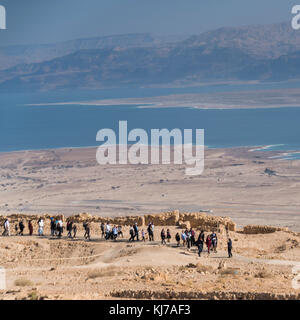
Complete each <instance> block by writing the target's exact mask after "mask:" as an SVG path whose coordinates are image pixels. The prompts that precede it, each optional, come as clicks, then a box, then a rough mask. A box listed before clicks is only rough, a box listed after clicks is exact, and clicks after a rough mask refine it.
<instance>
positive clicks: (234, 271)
mask: <svg viewBox="0 0 300 320" xmlns="http://www.w3.org/2000/svg"><path fill="white" fill-rule="evenodd" d="M220 274H221V275H222V276H229V275H232V276H235V275H237V274H238V270H237V269H234V268H226V269H223V270H220Z"/></svg>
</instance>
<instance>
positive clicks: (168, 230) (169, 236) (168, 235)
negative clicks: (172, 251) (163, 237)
mask: <svg viewBox="0 0 300 320" xmlns="http://www.w3.org/2000/svg"><path fill="white" fill-rule="evenodd" d="M167 241H168V242H170V241H171V233H170V229H167Z"/></svg>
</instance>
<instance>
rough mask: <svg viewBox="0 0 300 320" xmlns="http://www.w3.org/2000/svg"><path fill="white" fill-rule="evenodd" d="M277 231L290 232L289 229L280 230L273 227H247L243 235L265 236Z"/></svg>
mask: <svg viewBox="0 0 300 320" xmlns="http://www.w3.org/2000/svg"><path fill="white" fill-rule="evenodd" d="M276 231H288V228H278V227H271V226H259V225H247V226H245V227H244V229H243V231H242V233H244V234H265V233H273V232H276Z"/></svg>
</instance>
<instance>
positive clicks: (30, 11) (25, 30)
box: [0, 0, 300, 46]
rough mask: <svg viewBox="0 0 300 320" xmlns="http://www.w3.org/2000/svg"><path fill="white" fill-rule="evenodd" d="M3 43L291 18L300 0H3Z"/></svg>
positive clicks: (199, 29) (185, 30)
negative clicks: (4, 24)
mask: <svg viewBox="0 0 300 320" xmlns="http://www.w3.org/2000/svg"><path fill="white" fill-rule="evenodd" d="M0 4H2V5H4V6H5V7H6V10H7V27H8V29H7V30H0V45H1V46H2V45H9V44H32V43H48V42H56V41H64V40H70V39H75V38H81V37H92V36H98V35H110V34H123V33H139V32H150V33H154V34H159V35H164V34H197V33H201V32H203V31H206V30H210V29H214V28H217V27H222V26H238V25H247V24H268V23H274V22H282V21H288V20H291V8H292V6H293V5H294V4H300V0H291V1H290V0H0Z"/></svg>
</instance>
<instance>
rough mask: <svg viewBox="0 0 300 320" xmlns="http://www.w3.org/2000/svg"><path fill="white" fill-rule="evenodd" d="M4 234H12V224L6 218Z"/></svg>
mask: <svg viewBox="0 0 300 320" xmlns="http://www.w3.org/2000/svg"><path fill="white" fill-rule="evenodd" d="M2 235H3V236H10V225H9V221H8V219H5V221H4V232H3V234H2Z"/></svg>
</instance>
